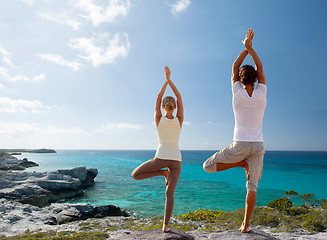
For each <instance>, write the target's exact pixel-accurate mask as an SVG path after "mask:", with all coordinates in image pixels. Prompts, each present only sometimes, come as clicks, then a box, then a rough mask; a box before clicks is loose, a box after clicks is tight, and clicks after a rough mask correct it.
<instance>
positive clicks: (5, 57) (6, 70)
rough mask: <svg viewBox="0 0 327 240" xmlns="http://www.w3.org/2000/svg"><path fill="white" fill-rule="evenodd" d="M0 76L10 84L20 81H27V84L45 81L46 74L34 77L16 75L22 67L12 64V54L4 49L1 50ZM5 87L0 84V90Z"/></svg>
mask: <svg viewBox="0 0 327 240" xmlns="http://www.w3.org/2000/svg"><path fill="white" fill-rule="evenodd" d="M0 64H1V65H2V66H1V67H0V75H1V76H3V77H4V79H5V80H7V81H9V82H18V81H25V82H36V81H40V80H45V79H46V75H45V74H39V75H37V76H34V77H29V76H26V75H24V74H15V73H13V72H16V71H19V70H20V69H21V68H22V67H20V66H17V65H15V64H13V63H12V61H11V54H10V53H9V52H8V51H7V50H6V49H4V48H0ZM1 87H3V85H2V84H1V83H0V88H1Z"/></svg>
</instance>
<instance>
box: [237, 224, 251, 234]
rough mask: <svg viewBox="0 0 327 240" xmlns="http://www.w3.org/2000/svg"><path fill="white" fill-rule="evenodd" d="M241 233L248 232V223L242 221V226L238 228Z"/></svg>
mask: <svg viewBox="0 0 327 240" xmlns="http://www.w3.org/2000/svg"><path fill="white" fill-rule="evenodd" d="M239 230H240V231H241V232H242V233H248V232H249V231H250V230H249V224H245V223H244V222H243V223H242V226H241V227H240V229H239Z"/></svg>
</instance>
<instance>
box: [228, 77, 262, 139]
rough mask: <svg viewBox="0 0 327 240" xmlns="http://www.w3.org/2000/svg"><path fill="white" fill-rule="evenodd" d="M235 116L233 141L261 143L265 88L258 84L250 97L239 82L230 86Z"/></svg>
mask: <svg viewBox="0 0 327 240" xmlns="http://www.w3.org/2000/svg"><path fill="white" fill-rule="evenodd" d="M232 91H233V110H234V116H235V127H234V138H233V140H234V141H246V142H263V136H262V120H263V114H264V112H265V109H266V105H267V100H266V94H267V86H266V85H265V84H262V83H258V84H257V87H256V88H255V89H254V90H253V93H252V96H251V97H250V96H249V94H248V93H247V91H246V89H245V88H244V87H243V85H242V84H241V82H240V81H237V82H235V83H234V84H233V86H232Z"/></svg>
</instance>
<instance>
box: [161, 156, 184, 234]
mask: <svg viewBox="0 0 327 240" xmlns="http://www.w3.org/2000/svg"><path fill="white" fill-rule="evenodd" d="M171 162H172V164H171V166H169V169H170V173H169V182H168V185H167V187H166V205H165V216H164V222H163V226H162V231H163V232H167V231H168V223H169V220H170V217H171V215H172V213H173V209H174V195H175V189H176V186H177V183H178V179H179V175H180V173H181V162H179V161H171Z"/></svg>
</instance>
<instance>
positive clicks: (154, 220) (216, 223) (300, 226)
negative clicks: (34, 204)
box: [0, 190, 327, 240]
mask: <svg viewBox="0 0 327 240" xmlns="http://www.w3.org/2000/svg"><path fill="white" fill-rule="evenodd" d="M294 193H296V192H295V191H292V190H291V191H289V192H285V194H286V197H284V198H279V199H275V200H273V201H271V202H270V203H268V206H267V207H255V208H254V212H253V214H252V217H251V221H250V224H251V226H252V227H258V226H262V227H267V228H269V229H270V230H271V231H272V232H293V231H303V230H306V231H308V232H320V231H325V230H326V229H327V200H326V199H321V200H317V199H315V196H314V195H313V194H312V193H309V194H302V195H298V194H297V193H296V194H294ZM296 195H298V196H296ZM291 197H292V198H294V197H298V198H299V199H298V200H302V201H303V202H304V204H302V205H301V206H296V205H295V204H294V203H293V202H291V201H290V198H291ZM243 215H244V209H238V210H235V211H225V212H224V211H221V210H218V211H214V210H209V209H199V210H196V211H194V212H189V213H187V214H183V215H178V216H174V217H173V218H172V219H171V222H170V224H169V227H171V228H177V229H180V230H182V231H185V232H187V231H194V230H200V231H202V230H230V229H238V228H239V227H240V226H241V223H242V221H243ZM162 221H163V217H162V216H160V217H158V216H156V217H149V218H140V219H135V218H132V217H129V218H124V217H116V218H115V217H108V218H105V219H88V220H85V221H80V222H78V223H75V225H74V229H77V230H74V231H54V230H50V231H46V232H42V230H41V229H40V230H38V231H34V232H30V231H26V232H25V233H24V234H21V235H17V236H13V237H5V236H2V237H1V235H0V240H5V239H6V240H7V239H8V240H11V239H18V240H37V239H46V240H47V239H48V240H73V239H77V240H84V239H97V240H101V239H106V238H108V237H109V235H112V234H113V233H114V232H115V231H118V230H122V229H126V230H127V231H141V230H148V229H156V228H159V229H160V228H161V227H162Z"/></svg>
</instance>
